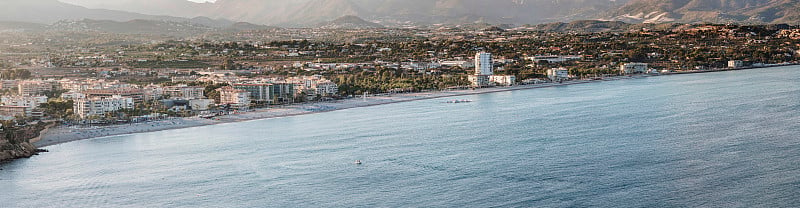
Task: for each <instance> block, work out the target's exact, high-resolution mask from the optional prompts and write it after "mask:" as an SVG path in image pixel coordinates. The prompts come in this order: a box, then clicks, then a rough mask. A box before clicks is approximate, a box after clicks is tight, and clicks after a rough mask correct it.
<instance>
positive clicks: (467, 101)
mask: <svg viewBox="0 0 800 208" xmlns="http://www.w3.org/2000/svg"><path fill="white" fill-rule="evenodd" d="M469 102H472V101H471V100H450V101H447V103H469Z"/></svg>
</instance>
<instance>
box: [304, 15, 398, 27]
mask: <svg viewBox="0 0 800 208" xmlns="http://www.w3.org/2000/svg"><path fill="white" fill-rule="evenodd" d="M317 27H319V28H322V29H374V28H384V26H383V25H381V24H378V23H373V22H368V21H366V20H364V19H361V18H359V17H356V16H352V15H348V16H343V17H340V18H337V19H335V20H333V21H329V22H323V23H320V24H318V25H317Z"/></svg>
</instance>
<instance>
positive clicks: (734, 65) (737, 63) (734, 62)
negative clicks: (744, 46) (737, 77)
mask: <svg viewBox="0 0 800 208" xmlns="http://www.w3.org/2000/svg"><path fill="white" fill-rule="evenodd" d="M742 67H744V62H743V61H741V60H731V61H728V68H734V69H735V68H742Z"/></svg>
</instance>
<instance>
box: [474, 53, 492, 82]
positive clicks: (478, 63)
mask: <svg viewBox="0 0 800 208" xmlns="http://www.w3.org/2000/svg"><path fill="white" fill-rule="evenodd" d="M493 74H494V61H493V60H492V54H491V53H486V52H480V53H477V54H475V72H474V73H473V74H472V75H470V76H469V77H468V78H469V81H470V82H472V86H473V87H487V86H490V85H491V79H490V77H491V76H492V75H493Z"/></svg>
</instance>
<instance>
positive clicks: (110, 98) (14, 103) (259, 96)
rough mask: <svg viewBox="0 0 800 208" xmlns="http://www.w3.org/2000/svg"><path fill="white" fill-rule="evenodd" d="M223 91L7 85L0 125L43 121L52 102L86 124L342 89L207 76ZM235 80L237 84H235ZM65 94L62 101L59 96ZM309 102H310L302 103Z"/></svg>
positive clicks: (303, 81) (323, 83)
mask: <svg viewBox="0 0 800 208" xmlns="http://www.w3.org/2000/svg"><path fill="white" fill-rule="evenodd" d="M197 80H201V81H202V80H206V81H210V82H214V83H218V84H219V83H225V84H227V86H225V87H222V88H218V89H216V91H217V92H218V93H219V98H218V100H215V99H210V98H208V97H207V95H206V88H205V87H204V86H189V85H173V86H161V85H155V84H149V85H145V86H139V85H135V84H129V83H122V82H119V81H116V80H114V81H109V80H104V79H87V78H81V79H61V80H2V81H0V84H2V85H0V87H2V88H0V89H12V90H14V91H13V92H14V93H13V95H7V96H2V97H0V120H13V119H16V118H20V117H23V118H24V117H43V116H45V115H44V113H42V110H40V109H39V107H40V106H41V105H42V104H44V103H47V102H48V100H49V99H61V100H64V101H66V100H71V101H73V112H74V114H75V115H76V116H77V117H78V118H81V119H89V118H96V117H103V116H106V115H108V114H109V113H113V112H117V111H120V110H123V109H134V108H147V109H152V108H162V109H167V110H170V111H174V112H185V111H192V112H195V113H202V112H204V111H208V110H210V109H211V108H214V107H220V109H229V110H249V108H250V107H251V106H252V105H253V104H264V105H270V104H284V103H293V102H296V101H297V100H298V99H303V100H305V99H318V98H324V97H331V96H335V95H337V94H338V85H337V84H336V83H333V82H332V81H330V80H327V79H325V78H323V77H322V76H319V75H316V76H304V77H291V78H262V79H246V78H231V77H228V76H203V79H199V78H198V79H195V80H194V81H197ZM231 80H233V81H231ZM54 92H60V96H59V97H47V95H50V96H54V95H56V94H57V93H54ZM302 96H305V99H304V98H301V97H302Z"/></svg>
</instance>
